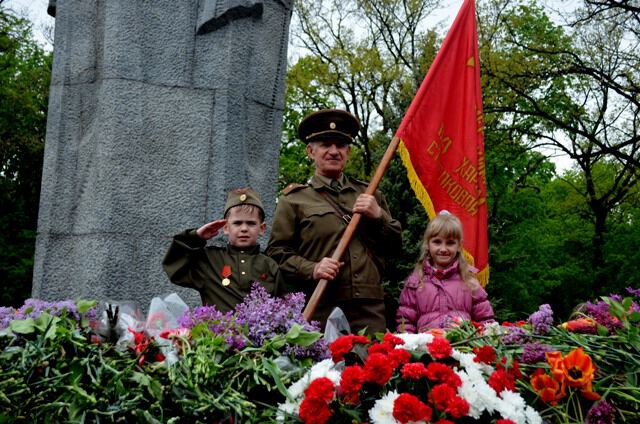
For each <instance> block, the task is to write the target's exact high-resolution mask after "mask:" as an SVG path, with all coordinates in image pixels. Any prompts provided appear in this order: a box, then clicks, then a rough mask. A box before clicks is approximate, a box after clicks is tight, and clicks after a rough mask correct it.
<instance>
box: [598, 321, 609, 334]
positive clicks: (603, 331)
mask: <svg viewBox="0 0 640 424" xmlns="http://www.w3.org/2000/svg"><path fill="white" fill-rule="evenodd" d="M597 329H598V335H600V336H606V335H607V334H609V330H607V327H605V326H604V325H600V324H598V325H597Z"/></svg>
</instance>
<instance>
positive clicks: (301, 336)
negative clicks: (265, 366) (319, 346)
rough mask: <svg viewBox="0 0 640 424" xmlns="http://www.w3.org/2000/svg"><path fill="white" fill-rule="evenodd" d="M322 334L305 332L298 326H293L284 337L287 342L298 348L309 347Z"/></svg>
mask: <svg viewBox="0 0 640 424" xmlns="http://www.w3.org/2000/svg"><path fill="white" fill-rule="evenodd" d="M321 336H322V334H320V333H318V332H317V331H305V330H303V329H302V326H301V325H300V324H294V325H293V326H292V327H291V329H290V330H289V332H288V333H287V335H286V339H287V342H289V343H292V344H296V345H298V346H305V347H306V346H310V345H312V344H313V343H315V342H316V341H317V340H318V339H319V338H320V337H321Z"/></svg>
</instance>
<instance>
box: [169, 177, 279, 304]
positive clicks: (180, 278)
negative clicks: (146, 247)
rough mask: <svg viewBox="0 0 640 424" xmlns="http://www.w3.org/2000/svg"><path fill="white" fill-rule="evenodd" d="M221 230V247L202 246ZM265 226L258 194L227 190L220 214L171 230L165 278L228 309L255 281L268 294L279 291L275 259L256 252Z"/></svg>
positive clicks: (247, 189)
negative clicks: (224, 241) (223, 241)
mask: <svg viewBox="0 0 640 424" xmlns="http://www.w3.org/2000/svg"><path fill="white" fill-rule="evenodd" d="M220 229H223V230H224V233H225V235H227V237H228V238H229V242H228V244H227V245H226V246H224V247H213V246H206V244H207V240H209V239H211V238H212V237H215V236H216V235H217V234H218V232H219V231H220ZM266 229H267V225H266V224H265V222H264V209H263V207H262V202H261V201H260V198H259V197H258V194H257V193H256V192H255V191H253V190H251V189H249V188H242V189H236V190H232V191H231V192H229V195H228V197H227V203H226V205H225V208H224V219H219V220H216V221H213V222H210V223H208V224H205V225H203V226H202V227H200V228H198V229H195V228H194V229H189V230H186V231H183V232H182V233H180V234H177V235H176V236H174V238H173V241H172V243H171V246H169V250H168V251H167V254H166V255H165V257H164V260H163V261H162V266H163V267H164V270H165V272H166V273H167V275H168V276H169V279H170V280H171V281H172V282H173V283H175V284H177V285H179V286H183V287H191V288H194V289H196V290H198V291H199V292H200V297H201V298H202V303H203V304H205V305H215V306H216V308H217V309H218V310H220V311H222V312H227V311H229V310H231V309H233V308H234V307H235V305H236V304H238V303H240V302H242V300H243V299H244V297H245V296H246V295H247V294H248V293H249V292H250V291H251V285H252V284H253V282H254V281H258V282H260V283H261V284H262V285H263V286H264V287H265V289H266V290H267V291H268V292H269V293H270V294H275V295H280V294H281V292H282V288H283V285H282V283H281V282H280V274H279V272H278V264H277V263H276V262H275V261H274V260H273V259H271V258H270V257H268V256H266V255H264V254H262V253H260V246H259V245H258V237H259V236H260V235H262V234H264V232H265V231H266Z"/></svg>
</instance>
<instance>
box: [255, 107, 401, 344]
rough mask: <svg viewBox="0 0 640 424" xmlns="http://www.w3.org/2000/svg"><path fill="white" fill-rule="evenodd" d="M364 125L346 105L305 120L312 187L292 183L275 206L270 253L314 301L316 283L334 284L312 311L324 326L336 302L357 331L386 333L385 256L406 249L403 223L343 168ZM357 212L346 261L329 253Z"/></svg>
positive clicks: (288, 277)
mask: <svg viewBox="0 0 640 424" xmlns="http://www.w3.org/2000/svg"><path fill="white" fill-rule="evenodd" d="M359 129H360V124H359V122H358V120H357V119H356V118H355V117H354V116H353V115H351V114H350V113H348V112H346V111H344V110H337V109H326V110H321V111H318V112H315V113H312V114H310V115H308V116H307V117H305V118H304V119H303V120H302V122H300V125H299V126H298V136H299V138H300V139H301V140H302V141H303V142H305V143H306V144H307V154H308V155H309V157H310V158H311V159H312V160H313V162H314V164H315V168H316V169H315V175H314V176H313V177H312V178H311V180H310V181H309V183H308V184H305V185H291V186H289V187H287V189H286V190H285V192H284V195H283V196H282V197H281V198H280V200H279V201H278V205H277V207H276V212H275V217H274V222H273V228H272V231H271V237H270V239H269V244H268V246H267V252H266V253H267V254H268V255H269V256H271V257H272V258H273V259H275V260H276V261H277V262H278V263H279V264H280V272H281V273H282V275H283V279H284V280H285V281H286V282H287V283H288V285H289V288H290V289H291V288H293V289H295V290H302V291H304V292H305V294H306V295H307V299H309V297H310V295H311V294H312V293H313V291H314V289H315V287H316V284H317V281H318V280H320V279H325V280H327V281H329V284H328V285H327V289H326V290H325V292H324V295H323V296H322V299H321V300H320V303H319V304H318V306H317V308H316V310H315V313H314V315H313V317H312V318H313V319H314V320H318V321H320V322H321V324H322V325H324V324H325V322H326V319H327V318H328V316H329V314H330V313H331V312H332V310H333V309H334V307H336V306H338V307H340V309H342V310H343V312H344V313H345V315H346V317H347V319H348V321H349V324H350V327H351V330H352V332H357V331H359V330H360V329H362V328H365V327H366V328H367V331H368V332H369V333H370V334H373V333H375V332H378V331H384V330H385V309H384V300H383V299H384V291H383V289H382V286H381V275H382V271H383V268H384V262H385V261H384V258H385V257H386V256H388V255H389V254H390V253H391V252H397V251H399V249H400V248H401V235H400V224H399V223H398V221H396V220H394V219H393V218H392V217H391V215H390V213H389V209H388V207H387V203H386V201H385V200H384V197H383V195H382V194H381V193H379V192H376V193H375V195H373V196H372V195H368V194H366V193H365V191H366V189H367V183H365V182H362V181H358V180H356V179H354V178H351V177H348V176H346V175H345V174H344V173H343V170H344V167H345V165H346V163H347V159H348V158H349V154H350V153H351V142H352V141H353V137H354V136H355V135H356V134H357V133H358V131H359ZM353 213H360V214H362V219H361V222H360V224H359V226H358V228H357V230H356V232H355V235H354V237H353V238H352V240H351V243H350V244H349V247H348V248H347V250H346V251H345V254H344V256H343V258H342V259H341V260H339V261H338V260H334V259H332V258H331V256H332V254H333V252H334V251H335V249H336V247H337V245H338V242H339V241H340V238H341V236H342V233H343V232H344V229H345V228H346V226H347V223H348V221H349V220H350V218H351V215H352V214H353Z"/></svg>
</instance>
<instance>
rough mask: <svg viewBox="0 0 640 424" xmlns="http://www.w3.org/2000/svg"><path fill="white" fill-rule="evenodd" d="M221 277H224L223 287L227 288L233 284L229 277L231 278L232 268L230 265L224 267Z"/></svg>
mask: <svg viewBox="0 0 640 424" xmlns="http://www.w3.org/2000/svg"><path fill="white" fill-rule="evenodd" d="M220 275H221V276H222V285H223V286H225V287H226V286H228V285H229V284H231V280H229V277H230V276H231V267H230V266H229V265H225V266H223V267H222V273H220Z"/></svg>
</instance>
